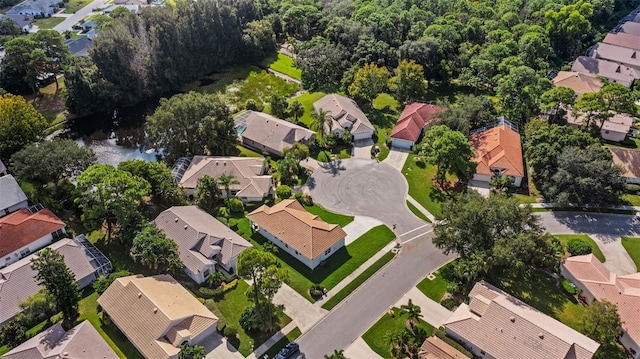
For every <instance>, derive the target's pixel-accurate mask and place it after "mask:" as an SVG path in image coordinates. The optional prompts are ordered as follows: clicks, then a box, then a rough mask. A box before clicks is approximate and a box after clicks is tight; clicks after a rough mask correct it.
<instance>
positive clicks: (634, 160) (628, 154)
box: [609, 147, 640, 178]
mask: <svg viewBox="0 0 640 359" xmlns="http://www.w3.org/2000/svg"><path fill="white" fill-rule="evenodd" d="M609 151H611V155H612V157H613V163H614V164H616V165H620V166H622V168H624V170H625V173H624V174H623V175H622V176H623V177H628V178H640V151H636V150H630V149H626V148H619V147H609Z"/></svg>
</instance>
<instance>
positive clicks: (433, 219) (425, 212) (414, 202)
mask: <svg viewBox="0 0 640 359" xmlns="http://www.w3.org/2000/svg"><path fill="white" fill-rule="evenodd" d="M407 201H409V203H411V204H412V205H413V206H414V207H416V208H417V209H418V210H419V211H420V212H422V214H424V215H425V216H427V218H429V220H430V221H431V223H436V221H437V219H436V217H434V216H433V214H431V213H429V211H427V209H426V208H424V207H422V205H421V204H420V202H418V201H416V200H415V199H414V198H413V197H411V196H409V195H408V194H407Z"/></svg>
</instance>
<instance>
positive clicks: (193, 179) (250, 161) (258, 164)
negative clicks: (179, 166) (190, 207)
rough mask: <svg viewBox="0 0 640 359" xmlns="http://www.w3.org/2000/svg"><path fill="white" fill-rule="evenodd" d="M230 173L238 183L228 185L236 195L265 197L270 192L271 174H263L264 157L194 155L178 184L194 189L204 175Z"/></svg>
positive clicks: (216, 175)
mask: <svg viewBox="0 0 640 359" xmlns="http://www.w3.org/2000/svg"><path fill="white" fill-rule="evenodd" d="M222 174H227V175H232V176H233V177H235V180H237V181H238V182H240V183H238V184H232V185H231V186H229V188H230V189H231V190H234V191H238V192H237V194H236V196H238V197H266V196H267V195H268V194H269V193H270V192H271V176H270V175H267V174H264V158H250V157H217V156H195V157H193V160H192V161H191V164H190V165H189V167H188V168H187V170H186V171H185V172H184V175H183V176H182V179H181V180H180V186H182V187H184V188H188V189H195V188H196V185H197V184H198V179H200V178H201V177H202V176H204V175H208V176H209V177H213V178H218V177H220V175H222Z"/></svg>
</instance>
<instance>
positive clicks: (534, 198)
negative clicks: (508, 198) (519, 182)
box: [515, 193, 538, 204]
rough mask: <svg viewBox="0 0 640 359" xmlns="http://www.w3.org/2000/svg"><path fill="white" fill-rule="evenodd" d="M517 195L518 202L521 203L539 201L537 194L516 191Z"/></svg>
mask: <svg viewBox="0 0 640 359" xmlns="http://www.w3.org/2000/svg"><path fill="white" fill-rule="evenodd" d="M515 196H516V198H517V199H518V202H519V203H521V204H528V203H538V201H537V199H538V197H537V196H527V195H524V194H519V193H516V194H515Z"/></svg>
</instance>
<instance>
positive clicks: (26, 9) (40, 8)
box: [7, 0, 60, 17]
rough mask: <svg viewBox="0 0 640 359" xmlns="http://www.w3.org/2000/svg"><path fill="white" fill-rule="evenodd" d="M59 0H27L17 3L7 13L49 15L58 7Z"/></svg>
mask: <svg viewBox="0 0 640 359" xmlns="http://www.w3.org/2000/svg"><path fill="white" fill-rule="evenodd" d="M59 3H60V1H58V0H25V1H23V2H21V3H19V4H18V5H15V6H14V7H12V8H11V9H9V11H7V15H31V16H42V17H49V16H51V15H53V14H54V12H55V10H57V9H58V4H59Z"/></svg>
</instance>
